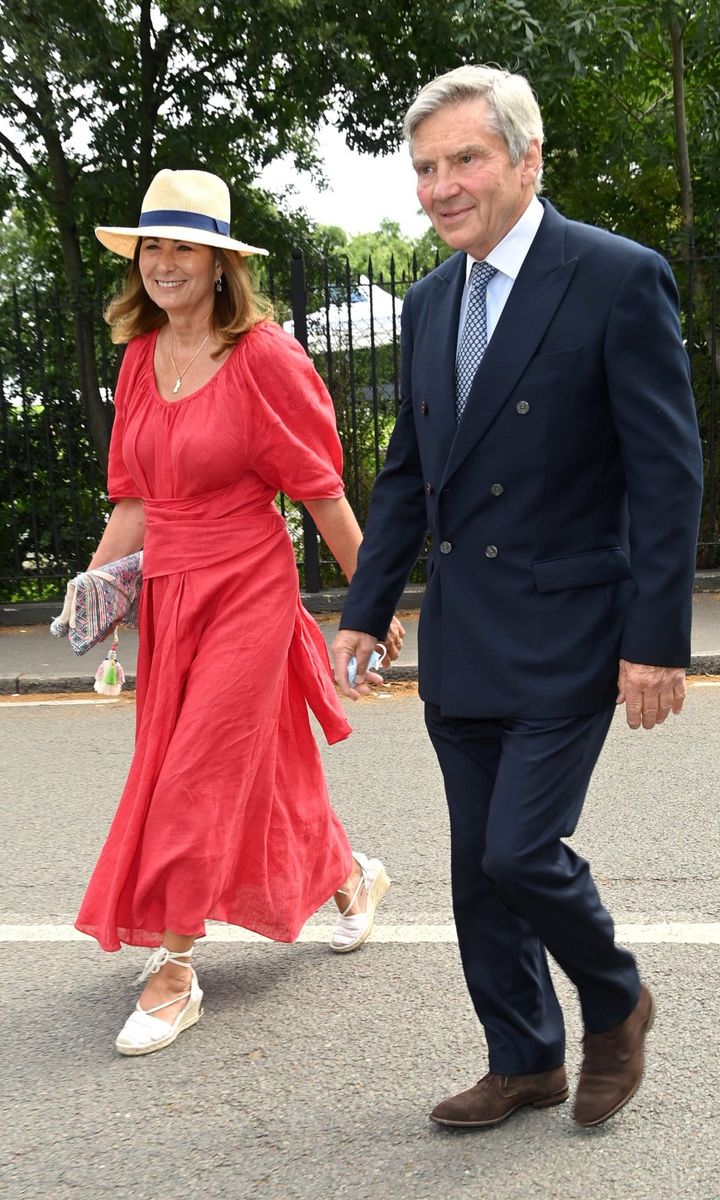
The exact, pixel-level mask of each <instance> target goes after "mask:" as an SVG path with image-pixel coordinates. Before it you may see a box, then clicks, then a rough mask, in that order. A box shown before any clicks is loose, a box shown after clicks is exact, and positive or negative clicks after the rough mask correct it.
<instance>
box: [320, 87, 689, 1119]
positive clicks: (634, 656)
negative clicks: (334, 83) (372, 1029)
mask: <svg viewBox="0 0 720 1200" xmlns="http://www.w3.org/2000/svg"><path fill="white" fill-rule="evenodd" d="M405 132H406V135H407V137H408V140H409V143H410V148H411V152H412V159H413V164H414V166H415V170H416V173H417V189H418V196H419V198H420V201H421V203H422V206H423V208H424V209H425V212H426V213H427V214H428V216H429V217H430V219H431V220H432V222H433V224H434V226H435V228H436V230H437V231H438V233H439V234H440V236H441V237H442V238H443V240H444V241H446V242H447V243H448V245H450V246H451V247H452V248H453V249H455V250H456V251H458V253H457V254H455V255H454V256H453V257H452V258H450V259H449V260H448V261H447V262H445V263H444V264H442V265H441V266H440V267H438V268H437V269H436V270H435V271H433V272H432V273H431V274H430V275H428V276H427V277H426V278H424V279H422V280H420V281H419V282H418V283H416V284H415V285H414V286H413V287H412V288H411V290H410V291H409V292H408V295H407V297H406V300H405V303H404V306H403V333H402V337H403V341H402V351H403V404H402V407H401V409H400V413H399V416H398V421H397V426H396V429H395V432H394V434H393V437H392V440H391V443H390V446H389V449H388V454H387V460H386V465H385V468H384V470H383V471H382V473H381V475H380V476H379V478H378V480H377V483H376V486H375V490H374V493H373V497H372V502H371V505H370V512H369V516H368V521H367V527H366V531H365V541H364V543H363V546H362V550H361V554H360V561H359V566H358V569H357V573H356V575H355V576H354V578H353V581H352V585H351V587H350V591H349V594H348V598H347V602H346V604H345V608H344V610H343V616H342V621H341V632H340V633H339V634H338V637H337V641H336V643H335V647H334V653H335V664H336V672H337V677H338V679H339V682H340V685H341V687H342V688H343V691H344V692H345V693H346V695H348V696H352V697H357V695H358V692H363V691H366V690H367V686H366V680H365V668H366V664H367V661H368V656H369V654H370V652H371V650H372V649H373V647H374V645H375V642H376V640H377V639H378V637H379V636H380V635H381V634H382V631H384V630H385V629H387V627H388V624H389V622H390V618H391V616H392V613H393V610H394V606H395V604H396V602H397V600H398V598H399V596H400V594H401V591H402V588H403V585H404V583H405V581H406V579H407V576H408V574H409V572H410V570H411V569H412V566H413V563H414V561H415V558H416V555H417V553H418V551H419V549H420V547H421V544H422V542H423V539H424V537H425V536H426V532H427V530H428V529H429V531H430V534H431V537H432V548H431V552H430V557H429V562H428V583H427V591H426V596H425V600H424V603H423V609H422V616H421V621H420V694H421V697H422V698H423V700H424V701H425V711H426V723H427V727H428V730H429V734H430V737H431V739H432V742H433V745H434V747H435V750H436V752H437V755H438V759H439V762H440V766H441V769H442V773H443V777H444V782H445V789H446V793H447V799H448V804H449V809H450V822H451V839H452V886H453V905H454V912H455V920H456V924H457V930H458V939H459V944H460V951H461V957H462V962H463V968H464V971H465V977H466V980H467V985H468V988H469V990H470V994H471V996H472V999H473V1002H474V1005H475V1008H476V1011H477V1013H478V1016H479V1018H480V1021H481V1022H482V1024H483V1026H484V1030H485V1035H486V1039H487V1044H488V1051H489V1073H488V1075H486V1076H485V1077H484V1078H483V1079H481V1080H480V1082H479V1083H478V1084H477V1085H476V1086H475V1087H471V1088H470V1089H469V1090H468V1091H465V1092H462V1093H461V1094H460V1095H458V1096H454V1097H452V1098H451V1099H448V1100H445V1101H444V1102H442V1103H441V1104H439V1105H438V1106H437V1107H436V1108H435V1110H434V1111H433V1113H432V1114H431V1116H432V1117H433V1119H434V1120H436V1121H438V1122H440V1123H442V1124H446V1125H458V1126H464V1127H471V1126H478V1127H482V1126H488V1125H494V1124H496V1123H497V1122H499V1121H502V1120H504V1119H505V1118H506V1117H508V1116H509V1115H510V1114H511V1113H513V1112H514V1111H515V1110H516V1109H518V1108H520V1107H521V1106H523V1105H527V1104H532V1105H534V1106H535V1107H544V1106H550V1105H554V1104H558V1103H561V1102H562V1101H564V1100H565V1099H566V1098H567V1095H568V1087H567V1078H566V1074H565V1066H564V1056H565V1037H564V1027H563V1018H562V1013H561V1010H560V1007H559V1004H558V1001H557V998H556V996H555V992H554V990H553V986H552V982H551V979H550V975H549V971H548V964H547V958H546V951H548V952H549V953H550V954H551V955H552V957H553V958H554V959H555V960H556V962H557V963H558V964H559V965H560V967H561V968H562V970H563V971H564V972H565V973H566V974H567V975H568V977H569V978H570V979H571V980H572V982H573V984H574V985H575V987H576V988H577V991H578V995H579V1000H580V1005H581V1009H582V1015H583V1021H584V1026H585V1038H584V1060H583V1065H582V1070H581V1074H580V1080H579V1085H578V1089H577V1095H576V1100H575V1109H574V1117H575V1120H576V1121H577V1122H578V1123H579V1124H580V1125H597V1124H600V1123H601V1122H602V1121H605V1120H606V1119H607V1118H608V1117H610V1116H612V1115H613V1113H615V1112H617V1111H618V1110H619V1109H620V1108H622V1106H623V1105H624V1104H625V1103H627V1101H628V1100H629V1099H630V1098H631V1096H632V1095H634V1093H635V1092H636V1090H637V1088H638V1087H639V1085H640V1081H641V1078H642V1073H643V1064H644V1042H645V1035H646V1033H647V1031H648V1029H649V1028H650V1025H651V1023H652V1018H653V1012H654V1003H653V999H652V996H651V995H650V992H649V990H648V988H647V987H646V986H645V985H644V984H641V981H640V978H639V976H638V971H637V967H636V964H635V961H634V959H633V957H632V955H631V954H630V953H629V952H628V951H627V950H626V949H623V948H622V947H620V946H617V945H616V944H615V940H614V929H613V923H612V920H611V918H610V916H609V914H608V913H607V911H606V910H605V909H604V908H603V906H602V903H601V901H600V898H599V896H598V893H597V890H596V888H595V885H594V883H593V880H592V878H591V876H590V873H589V870H588V865H587V863H586V862H585V861H584V860H583V859H581V858H580V857H579V856H578V855H577V854H575V853H574V851H573V850H571V849H570V848H569V847H568V846H567V845H566V844H565V843H564V842H563V841H562V840H561V839H563V838H565V837H567V836H568V835H570V834H572V832H573V830H574V829H575V826H576V824H577V821H578V818H579V815H580V812H581V809H582V804H583V801H584V798H585V793H586V790H587V786H588V782H589V780H590V776H591V773H592V770H593V767H594V765H595V762H596V761H597V758H598V755H599V753H600V750H601V748H602V745H603V742H604V740H605V736H606V734H607V730H608V727H609V725H610V721H611V719H612V715H613V711H614V706H615V703H616V701H617V702H621V703H622V702H624V703H625V708H626V713H627V720H628V723H629V725H630V727H631V728H633V729H637V728H639V727H640V726H642V727H643V728H645V729H650V728H652V726H654V725H656V724H660V723H661V722H662V721H664V720H665V718H666V717H667V715H668V713H669V712H671V711H672V712H674V713H679V712H680V709H681V708H682V704H683V699H684V696H685V670H684V668H685V666H686V664H687V662H688V658H689V630H690V614H691V591H692V580H693V572H694V552H695V544H696V537H697V527H698V515H699V503H700V495H701V465H702V464H701V455H700V448H699V441H698V432H697V424H696V419H695V411H694V405H693V397H692V393H691V390H690V382H689V374H688V363H687V358H686V354H685V351H684V348H683V345H682V342H681V339H680V330H679V322H678V314H677V294H676V290H675V286H674V283H673V280H672V276H671V273H670V270H669V268H668V266H667V264H666V263H665V262H664V260H663V259H661V258H660V256H659V255H657V254H655V253H654V252H652V251H650V250H647V249H645V248H644V247H641V246H639V245H637V244H635V243H633V242H630V241H627V240H625V239H624V238H620V237H617V236H615V235H612V234H608V233H605V232H603V231H601V230H598V229H594V228H592V227H590V226H586V225H581V224H576V223H574V222H572V221H567V220H565V219H564V218H563V217H562V216H560V215H559V213H558V212H557V211H556V210H555V209H554V208H553V207H552V205H551V204H549V203H548V202H547V201H545V200H540V199H539V198H538V195H537V193H538V192H539V191H540V180H541V170H542V140H543V131H542V122H541V117H540V113H539V110H538V107H537V104H536V102H535V100H534V98H533V95H532V92H531V90H530V88H529V86H528V84H527V82H526V81H525V80H524V79H522V78H521V77H520V76H514V75H510V74H508V73H507V72H504V71H501V70H496V69H491V68H489V67H480V66H474V67H473V66H470V67H460V68H459V69H458V70H455V71H451V72H449V73H448V74H446V75H443V76H440V77H439V78H438V79H436V80H434V81H433V82H432V83H430V84H429V85H428V86H427V87H425V88H424V89H423V91H422V92H421V93H420V95H419V96H418V98H417V100H416V101H415V102H414V104H413V105H412V107H411V108H410V110H409V112H408V114H407V117H406V122H405ZM352 655H355V656H356V657H357V660H358V671H357V683H356V686H355V688H354V689H353V688H351V687H350V685H349V682H348V677H347V663H348V660H349V658H350V656H352Z"/></svg>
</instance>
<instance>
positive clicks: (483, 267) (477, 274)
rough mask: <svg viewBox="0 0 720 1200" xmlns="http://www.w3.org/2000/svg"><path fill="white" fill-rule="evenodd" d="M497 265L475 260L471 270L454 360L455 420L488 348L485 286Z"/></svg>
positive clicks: (495, 273) (494, 273) (462, 410)
mask: <svg viewBox="0 0 720 1200" xmlns="http://www.w3.org/2000/svg"><path fill="white" fill-rule="evenodd" d="M493 275H497V267H491V266H490V263H486V262H476V263H473V265H472V270H471V272H470V298H469V300H468V306H467V315H466V317H465V328H464V329H463V331H462V337H461V339H460V349H459V350H458V356H457V362H456V363H455V413H456V415H457V419H458V421H459V420H460V418H461V416H462V415H463V413H464V411H465V405H466V404H467V400H468V396H469V395H470V388H471V387H472V382H473V379H474V378H475V373H476V371H477V369H478V367H479V366H480V363H481V362H482V357H483V354H484V353H485V351H486V349H487V343H488V332H487V306H486V303H485V299H486V295H487V287H488V284H489V282H490V280H491V279H492V277H493Z"/></svg>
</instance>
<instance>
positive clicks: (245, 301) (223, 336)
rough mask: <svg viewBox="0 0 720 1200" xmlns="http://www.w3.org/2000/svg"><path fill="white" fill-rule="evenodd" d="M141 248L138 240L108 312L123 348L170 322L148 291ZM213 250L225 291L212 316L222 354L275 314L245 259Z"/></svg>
mask: <svg viewBox="0 0 720 1200" xmlns="http://www.w3.org/2000/svg"><path fill="white" fill-rule="evenodd" d="M140 244H141V239H140V238H138V242H137V246H136V247H135V253H134V254H133V257H132V262H131V263H130V266H129V267H128V271H127V275H126V276H125V284H124V286H123V289H122V291H121V292H120V295H119V296H116V297H115V298H114V299H113V300H111V301H110V304H109V305H108V307H107V309H106V310H105V320H106V321H107V323H108V325H109V326H110V329H111V334H110V336H111V338H112V340H113V342H116V343H119V344H121V345H122V344H124V343H125V342H129V341H130V340H131V338H134V337H138V336H139V335H140V334H143V333H151V332H152V330H154V329H159V328H160V327H161V325H164V324H165V322H166V321H167V314H166V313H165V311H164V310H163V309H162V308H159V307H158V305H157V304H156V303H155V301H154V300H151V299H150V297H149V296H148V294H147V292H146V291H145V285H144V284H143V281H142V275H141V274H140V267H139V258H140ZM212 249H213V250H214V251H215V253H216V254H217V256H218V259H219V260H220V264H221V266H222V269H223V276H222V291H220V292H218V291H213V299H214V302H215V303H214V307H213V315H212V332H213V333H214V334H215V336H216V337H217V338H218V339H219V341H220V347H219V349H218V350H217V351H216V353H217V354H222V352H223V351H224V350H227V349H230V348H231V347H232V346H234V345H235V344H236V342H238V341H239V340H240V338H241V337H242V335H243V334H244V333H247V331H248V329H252V327H253V325H257V324H258V323H259V322H260V321H267V320H269V319H270V318H271V317H272V312H273V310H272V305H271V304H270V302H269V301H267V300H265V299H264V298H263V297H262V296H259V295H258V294H257V292H256V291H255V288H254V287H253V282H252V279H251V277H250V271H249V270H248V267H247V264H246V262H245V256H244V255H242V254H239V253H238V251H237V250H221V249H219V248H217V247H215V246H213V247H212Z"/></svg>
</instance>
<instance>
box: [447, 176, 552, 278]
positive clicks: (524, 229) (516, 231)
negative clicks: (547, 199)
mask: <svg viewBox="0 0 720 1200" xmlns="http://www.w3.org/2000/svg"><path fill="white" fill-rule="evenodd" d="M544 215H545V209H544V208H543V206H542V204H541V203H540V201H539V200H538V198H537V196H533V198H532V200H531V201H530V203H529V204H528V206H527V208H526V209H525V212H524V213H523V214H522V216H521V217H520V218H519V219H518V220H517V221H516V222H515V224H514V225H513V227H512V229H511V230H510V231H509V233H506V234H505V237H504V238H503V239H502V241H501V242H498V244H497V246H493V248H492V250H491V251H490V253H489V254H488V255H487V257H486V258H485V259H484V261H485V262H488V263H490V266H491V267H495V269H496V270H497V271H500V272H501V273H502V274H503V275H507V276H509V278H510V279H512V280H515V279H517V276H518V274H519V272H520V268H521V266H522V265H523V263H524V261H525V256H526V254H527V252H528V250H529V249H530V247H531V245H532V243H533V239H534V237H535V234H536V233H537V231H538V229H539V228H540V222H541V221H542V219H543V217H544ZM477 261H478V259H476V258H473V257H472V255H470V254H468V255H467V262H466V264H465V282H466V283H467V281H468V279H469V278H470V272H471V270H472V268H473V263H475V262H477Z"/></svg>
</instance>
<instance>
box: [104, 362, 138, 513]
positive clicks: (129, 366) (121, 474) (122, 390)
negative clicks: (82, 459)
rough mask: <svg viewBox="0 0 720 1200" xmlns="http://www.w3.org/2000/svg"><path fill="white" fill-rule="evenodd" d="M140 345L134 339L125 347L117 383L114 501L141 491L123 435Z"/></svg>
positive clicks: (111, 458) (111, 476)
mask: <svg viewBox="0 0 720 1200" xmlns="http://www.w3.org/2000/svg"><path fill="white" fill-rule="evenodd" d="M136 359H137V353H136V346H135V345H134V344H133V343H132V342H131V343H130V345H129V346H128V347H127V349H126V350H125V353H124V355H123V360H122V363H121V364H120V372H119V374H118V380H117V383H116V385H115V398H114V404H115V418H114V420H113V427H112V433H111V435H110V451H109V454H108V486H107V490H108V499H109V500H110V503H111V504H117V502H118V500H127V499H128V498H135V497H138V496H139V495H140V489H139V488H138V486H137V484H136V483H135V480H134V479H133V477H132V475H131V474H130V472H129V471H128V469H127V466H126V465H125V459H124V458H123V448H122V445H123V437H124V434H125V409H126V404H127V398H128V394H129V391H130V389H131V387H132V382H133V380H134V377H135V360H136Z"/></svg>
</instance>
